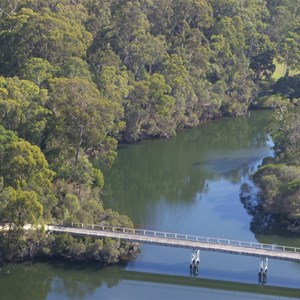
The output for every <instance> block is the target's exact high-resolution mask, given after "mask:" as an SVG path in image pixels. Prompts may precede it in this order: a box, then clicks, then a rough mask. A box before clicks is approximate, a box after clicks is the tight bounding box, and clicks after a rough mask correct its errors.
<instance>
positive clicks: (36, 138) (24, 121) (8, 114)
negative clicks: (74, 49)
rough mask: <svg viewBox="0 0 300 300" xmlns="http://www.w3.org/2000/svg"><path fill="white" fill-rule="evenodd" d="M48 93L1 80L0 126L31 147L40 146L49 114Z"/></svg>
mask: <svg viewBox="0 0 300 300" xmlns="http://www.w3.org/2000/svg"><path fill="white" fill-rule="evenodd" d="M46 100H47V90H45V89H40V88H39V87H38V86H37V85H36V84H34V83H33V82H31V81H28V80H20V79H19V78H18V77H14V78H4V77H0V124H2V125H3V126H4V127H5V129H7V130H13V131H15V132H17V133H18V135H19V136H20V137H22V138H24V139H26V140H29V141H30V142H32V143H34V144H40V142H41V139H42V134H43V131H44V129H45V126H46V121H47V116H48V115H49V110H48V109H47V108H46V107H45V102H46Z"/></svg>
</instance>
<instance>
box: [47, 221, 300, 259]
mask: <svg viewBox="0 0 300 300" xmlns="http://www.w3.org/2000/svg"><path fill="white" fill-rule="evenodd" d="M46 229H47V230H48V231H49V232H54V233H69V234H72V235H79V236H91V237H98V238H114V239H122V240H126V241H129V242H137V243H146V244H153V245H160V246H169V247H180V248H186V249H192V250H194V251H196V250H204V251H214V252H223V253H229V254H238V255H248V256H256V257H260V258H272V259H280V260H287V261H295V262H300V248H296V247H290V246H280V245H271V244H262V243H256V242H246V241H236V240H228V239H223V238H214V237H202V236H196V235H187V234H181V233H170V232H162V231H153V230H147V229H134V228H124V227H114V226H101V225H93V224H81V223H64V224H62V225H59V226H58V225H49V226H47V228H46Z"/></svg>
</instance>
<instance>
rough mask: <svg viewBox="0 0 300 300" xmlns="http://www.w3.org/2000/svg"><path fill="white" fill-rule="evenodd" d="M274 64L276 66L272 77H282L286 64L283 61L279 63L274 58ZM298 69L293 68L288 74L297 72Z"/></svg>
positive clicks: (298, 71)
mask: <svg viewBox="0 0 300 300" xmlns="http://www.w3.org/2000/svg"><path fill="white" fill-rule="evenodd" d="M274 64H275V66H276V69H275V72H274V73H273V75H272V77H271V78H272V79H274V80H275V81H277V80H278V79H279V78H281V77H283V76H284V75H285V72H286V65H285V64H284V63H279V62H278V61H277V60H276V59H275V60H274ZM299 73H300V70H293V71H290V72H289V75H290V76H293V75H296V74H299Z"/></svg>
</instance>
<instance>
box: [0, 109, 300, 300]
mask: <svg viewBox="0 0 300 300" xmlns="http://www.w3.org/2000/svg"><path fill="white" fill-rule="evenodd" d="M269 118H270V112H268V111H260V112H259V111H253V112H251V114H250V115H249V116H247V117H239V118H234V119H233V118H230V119H222V120H218V121H214V122H210V123H207V124H203V125H201V126H200V127H199V128H195V129H189V130H184V131H182V132H180V133H179V134H178V135H177V136H176V137H174V138H171V139H169V140H154V141H146V142H142V143H138V144H136V145H126V146H121V147H120V148H119V150H118V157H117V160H116V162H115V164H114V165H113V167H112V168H111V169H110V170H106V171H105V180H106V181H105V182H106V183H105V200H104V204H105V207H107V208H112V209H114V210H117V211H119V212H121V213H123V214H127V215H128V216H130V217H131V218H132V220H133V222H134V224H135V227H136V228H146V229H151V230H159V231H168V232H177V233H185V234H193V235H200V236H210V237H220V238H227V239H231V240H242V241H259V242H268V243H277V244H289V245H293V246H298V247H299V246H300V239H295V238H288V237H279V236H276V235H272V236H271V235H268V236H264V235H256V234H255V233H253V232H252V231H251V230H250V223H251V219H252V217H251V216H250V215H248V214H247V211H246V209H245V208H244V206H243V204H242V203H241V201H240V196H239V192H240V186H241V184H242V183H250V184H251V179H250V178H251V177H250V176H251V174H252V173H253V172H254V171H255V170H256V169H257V167H258V166H259V165H260V164H261V162H262V159H263V158H264V157H266V156H269V155H272V150H271V145H272V143H271V141H270V139H269V137H268V135H267V129H266V128H267V124H268V120H269ZM190 254H191V251H190V250H186V249H179V248H168V247H161V246H151V245H142V246H141V253H140V254H139V255H138V256H137V257H136V258H135V259H133V260H131V261H129V262H128V263H127V264H125V265H124V266H113V267H106V268H103V267H101V266H100V265H98V264H89V263H81V264H69V263H61V262H60V263H59V262H56V263H54V262H51V263H35V264H30V263H27V264H22V265H8V266H6V267H5V268H4V269H2V270H1V271H0V291H1V293H0V299H5V300H9V299H13V300H18V299H33V300H36V299H47V300H50V299H173V300H176V299H199V298H201V299H222V300H223V299H224V300H226V299H230V300H233V299H253V298H255V299H286V298H284V296H286V297H287V299H291V297H293V298H297V299H300V290H296V289H297V288H299V287H300V264H297V263H292V262H284V261H277V260H269V272H268V281H267V284H266V286H261V285H258V276H257V272H258V268H259V259H258V258H253V257H244V256H239V255H229V254H220V253H212V252H205V251H202V252H201V254H200V268H199V274H198V276H197V277H196V278H194V277H190V275H189V260H190ZM8 271H9V274H7V273H8ZM273 286H274V288H273ZM289 288H291V290H289ZM268 291H269V292H268ZM263 293H267V294H272V295H263Z"/></svg>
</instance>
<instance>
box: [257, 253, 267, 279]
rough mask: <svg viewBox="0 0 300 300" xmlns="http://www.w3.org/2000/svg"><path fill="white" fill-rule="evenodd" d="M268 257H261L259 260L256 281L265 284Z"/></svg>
mask: <svg viewBox="0 0 300 300" xmlns="http://www.w3.org/2000/svg"><path fill="white" fill-rule="evenodd" d="M267 273H268V258H267V257H261V258H260V262H259V271H258V283H261V284H265V283H266V282H267Z"/></svg>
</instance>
